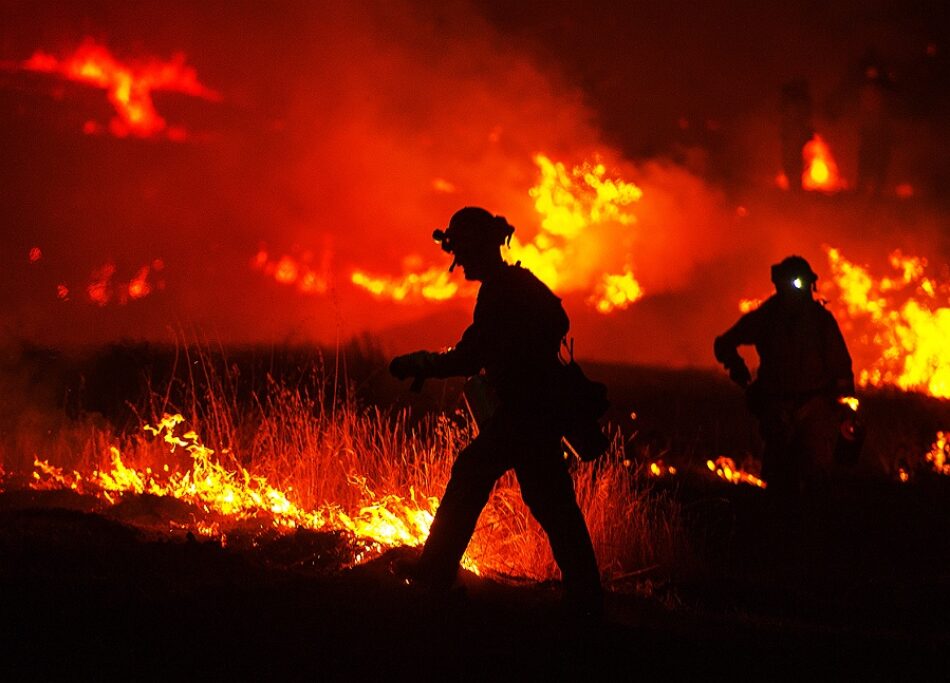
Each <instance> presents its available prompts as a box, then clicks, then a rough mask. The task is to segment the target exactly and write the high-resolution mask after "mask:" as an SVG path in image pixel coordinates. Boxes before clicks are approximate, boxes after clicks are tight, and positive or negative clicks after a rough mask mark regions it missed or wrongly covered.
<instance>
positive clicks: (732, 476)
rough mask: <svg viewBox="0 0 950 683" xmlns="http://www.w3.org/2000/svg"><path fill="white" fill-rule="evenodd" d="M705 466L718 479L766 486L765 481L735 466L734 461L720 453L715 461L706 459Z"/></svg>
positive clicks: (761, 486)
mask: <svg viewBox="0 0 950 683" xmlns="http://www.w3.org/2000/svg"><path fill="white" fill-rule="evenodd" d="M706 467H708V468H709V471H710V472H715V473H716V475H717V476H718V477H719V478H720V479H725V480H726V481H728V482H732V483H733V484H751V485H752V486H758V487H759V488H762V489H764V488H766V487H767V486H768V484H766V482H764V481H763V480H761V479H759V478H758V477H757V476H755V475H754V474H751V473H749V472H746V471H744V470H741V469H740V468H738V467H736V463H735V461H734V460H733V459H732V458H727V457H726V456H724V455H720V456H719V457H718V458H716V460H715V461H712V460H707V461H706Z"/></svg>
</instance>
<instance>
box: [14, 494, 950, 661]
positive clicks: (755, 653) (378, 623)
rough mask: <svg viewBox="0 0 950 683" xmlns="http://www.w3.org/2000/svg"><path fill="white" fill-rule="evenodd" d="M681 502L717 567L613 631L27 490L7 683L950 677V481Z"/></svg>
mask: <svg viewBox="0 0 950 683" xmlns="http://www.w3.org/2000/svg"><path fill="white" fill-rule="evenodd" d="M868 486H870V488H871V489H873V490H869V489H868V488H867V487H868ZM683 488H684V489H687V488H689V487H688V485H687V486H684V487H683ZM710 493H714V494H716V495H709V494H710ZM680 495H682V496H684V497H689V496H690V495H692V496H694V497H695V499H694V500H693V501H691V502H689V503H688V506H687V509H688V510H691V511H692V517H691V520H690V528H691V532H690V533H691V534H693V535H694V536H695V538H694V539H693V545H694V547H697V548H698V549H699V552H700V553H701V557H699V558H698V559H699V563H698V565H699V567H698V569H694V570H693V571H691V572H690V571H686V572H682V573H681V574H680V575H679V576H676V575H672V574H667V575H665V576H661V575H656V576H653V577H652V578H650V579H649V580H643V581H641V584H640V586H639V588H638V589H636V590H633V589H631V586H626V587H624V588H625V590H617V589H618V588H621V587H619V586H615V587H614V588H615V590H613V591H611V592H610V593H609V594H608V598H607V615H606V618H605V619H604V621H603V622H601V623H596V624H595V623H585V622H579V621H577V620H573V619H570V618H568V617H567V616H565V615H564V614H563V613H562V612H561V610H560V606H559V602H558V595H557V590H556V587H555V586H550V585H537V584H530V585H511V584H502V583H498V582H495V581H490V580H486V579H479V578H477V577H474V576H472V575H465V576H464V577H463V578H462V584H463V586H464V591H460V592H456V593H452V594H450V595H448V596H446V595H433V594H429V593H426V592H423V591H420V590H419V589H417V588H415V587H413V586H407V585H405V584H403V583H402V582H401V581H400V580H399V579H398V578H397V576H396V575H395V574H393V573H392V571H391V566H392V563H393V562H394V561H395V560H396V559H398V558H400V557H402V556H405V555H406V554H411V553H412V552H413V551H411V550H408V549H397V550H396V551H391V552H390V553H388V554H386V555H384V556H383V557H381V558H379V559H377V560H374V561H371V562H369V563H367V564H364V565H361V566H356V567H352V568H345V567H347V566H348V563H349V562H350V561H351V560H352V556H353V552H354V549H353V548H352V547H351V546H350V542H349V541H348V540H347V538H346V537H345V536H342V535H339V534H332V533H314V532H298V533H296V534H291V535H289V536H282V537H281V536H273V537H268V536H266V535H263V536H262V535H260V534H259V533H257V534H251V533H248V534H246V535H243V536H242V534H241V532H240V531H237V532H236V533H234V534H232V536H231V537H230V539H229V542H228V544H227V547H222V546H221V544H220V543H218V542H214V541H203V540H196V539H195V538H194V537H192V536H188V535H179V536H177V537H176V536H169V535H168V534H167V532H166V533H158V532H153V531H150V530H149V529H150V528H158V527H159V526H161V525H162V524H164V525H165V528H166V529H167V528H168V525H167V522H168V520H169V519H173V518H176V517H179V518H183V517H185V516H187V514H188V511H187V510H186V509H184V508H181V509H178V508H177V507H176V506H180V505H181V504H180V503H177V502H174V501H164V500H162V499H154V498H148V497H141V498H137V499H132V500H128V501H125V502H123V503H120V504H119V505H117V506H114V507H113V508H111V509H109V510H107V511H100V512H96V511H94V508H95V503H94V501H92V500H89V499H85V498H82V497H79V496H77V495H75V494H72V493H69V492H63V491H59V492H30V491H8V492H7V493H4V494H0V614H2V615H3V618H2V622H0V624H2V626H0V629H2V632H0V643H2V647H3V649H4V651H5V652H4V653H3V655H2V659H0V662H2V666H3V669H4V670H5V671H6V672H8V674H5V675H4V679H5V680H50V679H51V678H66V679H71V680H88V679H98V680H110V679H115V678H122V679H126V680H143V679H168V678H177V679H185V680H195V679H200V678H206V677H207V678H210V679H213V680H220V679H224V678H230V679H235V680H278V679H290V680H300V679H311V680H369V679H373V680H378V679H380V678H384V679H393V678H395V679H396V680H403V679H406V678H409V677H412V678H418V679H421V680H458V679H463V680H464V679H476V680H484V679H497V678H501V679H509V678H517V679H529V680H535V679H540V678H542V677H545V678H548V677H554V678H556V679H562V678H575V677H578V678H589V679H594V680H596V679H607V678H616V677H619V678H621V679H624V680H628V679H629V680H633V679H638V678H643V677H645V676H660V677H662V679H664V680H666V679H673V678H681V677H683V676H686V675H691V676H695V675H703V676H714V677H716V678H720V677H721V678H725V677H729V678H738V679H750V678H751V679H757V680H763V679H765V680H774V679H787V678H796V679H800V678H802V677H804V676H809V677H812V678H818V679H827V678H833V679H853V678H859V677H860V678H867V677H870V678H872V679H887V680H898V679H910V680H922V679H924V680H928V679H943V680H945V679H946V676H947V674H948V673H950V667H948V659H950V621H948V618H947V615H948V614H950V564H947V559H948V556H950V550H948V542H947V539H948V538H950V536H948V531H950V529H948V527H950V488H948V486H947V485H946V482H944V481H941V480H937V479H935V480H932V481H925V482H922V483H918V484H915V485H914V487H913V488H911V487H906V486H905V487H899V486H890V485H888V484H885V483H882V482H875V483H872V484H869V485H865V487H864V488H862V487H852V488H851V489H849V491H848V492H847V494H846V495H845V496H844V498H835V501H837V502H834V503H832V502H831V499H829V500H826V501H824V502H822V503H816V504H815V506H813V508H812V509H811V510H810V512H809V513H808V514H807V515H805V517H804V518H803V519H802V520H801V521H800V522H799V523H798V525H797V526H796V528H797V529H798V531H799V533H797V534H796V533H794V532H793V531H791V530H790V527H788V526H785V527H780V533H777V534H773V535H772V536H769V535H768V533H767V531H768V529H769V528H772V530H773V531H774V530H775V528H776V527H774V526H770V525H773V524H774V522H775V520H774V518H771V517H770V516H769V514H768V508H767V506H763V499H762V497H761V496H760V495H759V492H758V491H756V490H753V489H751V488H749V487H733V486H726V485H723V486H722V487H720V488H717V489H716V490H715V491H710V490H709V489H708V488H706V489H703V488H702V487H699V488H696V489H695V490H693V491H686V490H681V491H680ZM822 505H825V506H826V508H825V509H823V508H822V507H821V506H822ZM828 505H831V509H828V508H827V506H828ZM169 506H171V507H169ZM132 521H134V522H135V525H132V524H131V523H130V522H132ZM769 539H772V540H769ZM806 539H807V540H806ZM645 587H649V590H644V588H645ZM10 674H12V675H10Z"/></svg>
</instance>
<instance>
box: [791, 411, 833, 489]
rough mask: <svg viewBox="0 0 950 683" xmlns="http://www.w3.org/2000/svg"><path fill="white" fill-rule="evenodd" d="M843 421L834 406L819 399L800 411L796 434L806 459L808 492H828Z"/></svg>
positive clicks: (804, 472) (805, 479)
mask: <svg viewBox="0 0 950 683" xmlns="http://www.w3.org/2000/svg"><path fill="white" fill-rule="evenodd" d="M839 427H840V420H839V419H838V412H837V410H836V406H835V404H834V403H833V402H832V401H831V400H830V399H827V398H824V397H819V398H815V399H813V400H812V401H809V402H808V403H807V404H806V405H805V406H804V407H803V408H802V410H801V414H800V415H799V418H798V425H797V430H796V432H797V433H798V440H799V443H800V446H801V452H802V458H803V465H804V467H803V480H804V482H805V488H806V490H807V491H808V492H809V493H812V494H820V493H822V492H826V491H827V489H828V487H829V486H830V484H831V480H832V477H834V476H835V462H834V450H835V441H836V439H837V438H838V429H839Z"/></svg>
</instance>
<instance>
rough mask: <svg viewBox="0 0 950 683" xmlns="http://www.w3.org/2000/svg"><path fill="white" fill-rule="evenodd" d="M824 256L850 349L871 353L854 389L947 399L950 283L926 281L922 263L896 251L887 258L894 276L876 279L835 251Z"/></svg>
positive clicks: (949, 382) (828, 250) (949, 388)
mask: <svg viewBox="0 0 950 683" xmlns="http://www.w3.org/2000/svg"><path fill="white" fill-rule="evenodd" d="M825 251H826V253H827V255H828V261H829V264H830V266H831V271H832V279H833V282H834V286H835V288H836V289H837V294H838V297H837V301H836V302H835V303H836V306H837V310H836V311H835V313H836V315H837V316H838V318H839V320H844V321H845V323H844V325H843V328H844V330H845V333H846V334H849V335H850V339H849V341H850V342H851V344H850V346H851V347H852V349H853V350H854V349H856V348H858V349H861V351H862V352H866V351H867V350H872V351H874V352H875V355H874V357H872V358H870V359H868V361H869V362H866V363H865V367H863V368H861V369H860V370H859V372H858V373H857V376H858V382H859V384H860V385H861V386H875V387H880V386H884V385H893V386H897V387H899V388H901V389H904V390H914V391H923V392H926V393H928V394H930V395H932V396H936V397H940V398H950V344H948V342H947V340H950V283H947V282H944V283H938V282H937V281H936V280H934V279H932V278H929V277H926V276H925V274H924V273H925V270H926V266H927V262H926V260H925V259H923V258H919V257H916V256H905V255H903V254H902V253H901V252H900V251H899V250H896V251H894V252H892V253H891V255H890V258H889V262H890V265H891V268H892V269H893V270H894V271H896V274H895V275H893V276H885V277H882V278H879V279H875V278H874V277H872V275H871V273H870V272H869V271H868V269H867V268H866V267H863V266H859V265H856V264H854V263H852V262H850V261H848V260H847V259H845V258H844V257H843V256H842V255H841V252H840V251H839V250H838V249H835V248H833V247H827V246H826V247H825ZM853 352H854V351H853Z"/></svg>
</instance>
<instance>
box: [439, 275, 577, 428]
mask: <svg viewBox="0 0 950 683" xmlns="http://www.w3.org/2000/svg"><path fill="white" fill-rule="evenodd" d="M568 326H569V321H568V318H567V314H566V313H565V312H564V308H563V306H561V300H560V299H559V298H558V297H557V296H555V295H554V293H553V292H551V290H550V289H548V287H547V286H546V285H545V284H544V283H543V282H541V281H540V280H539V279H538V278H537V277H535V276H534V275H533V274H532V273H531V272H530V271H528V270H526V269H525V268H522V267H521V266H520V265H506V266H505V267H504V269H502V270H501V271H500V272H499V273H498V274H496V275H495V276H493V277H491V278H490V279H488V280H486V281H485V282H483V283H482V285H481V288H480V289H479V291H478V300H477V301H476V303H475V311H474V314H473V322H472V324H471V325H470V326H469V327H468V328H467V329H466V330H465V332H464V333H463V334H462V339H461V340H460V341H459V342H458V344H456V345H455V347H454V348H451V349H449V350H448V351H446V352H445V353H433V354H429V356H428V358H427V359H426V365H427V366H428V367H427V368H426V374H427V375H428V376H430V377H440V378H444V377H451V376H459V375H462V376H470V375H475V374H478V373H479V372H480V371H481V370H482V369H484V370H485V379H486V381H487V383H488V384H489V385H490V386H491V387H492V388H493V389H494V391H495V392H496V393H497V398H498V401H499V403H500V404H501V406H504V407H507V408H509V409H514V410H516V411H518V412H520V411H522V410H527V411H529V412H536V411H538V410H544V409H545V403H546V399H547V398H553V393H556V384H557V379H558V376H559V371H560V367H561V363H560V360H559V359H558V351H559V349H560V345H561V340H562V339H563V338H564V337H565V335H566V334H567V330H568Z"/></svg>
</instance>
